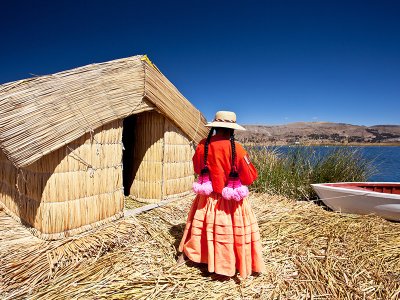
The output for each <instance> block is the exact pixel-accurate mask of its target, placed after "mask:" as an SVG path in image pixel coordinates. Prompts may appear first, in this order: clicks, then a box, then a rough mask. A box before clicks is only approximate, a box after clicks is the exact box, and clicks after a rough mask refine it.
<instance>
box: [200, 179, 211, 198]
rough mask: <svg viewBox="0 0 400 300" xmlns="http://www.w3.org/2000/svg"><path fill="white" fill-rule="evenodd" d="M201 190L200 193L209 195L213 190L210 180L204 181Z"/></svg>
mask: <svg viewBox="0 0 400 300" xmlns="http://www.w3.org/2000/svg"><path fill="white" fill-rule="evenodd" d="M201 190H202V195H206V196H208V195H210V194H211V193H212V191H213V187H212V184H211V181H207V182H204V183H203V184H202V185H201Z"/></svg>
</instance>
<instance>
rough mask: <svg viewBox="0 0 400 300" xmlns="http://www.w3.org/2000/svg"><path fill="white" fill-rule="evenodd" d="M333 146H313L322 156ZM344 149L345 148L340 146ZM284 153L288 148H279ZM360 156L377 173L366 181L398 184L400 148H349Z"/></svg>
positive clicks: (399, 179) (399, 180)
mask: <svg viewBox="0 0 400 300" xmlns="http://www.w3.org/2000/svg"><path fill="white" fill-rule="evenodd" d="M334 147H335V146H313V148H314V149H315V150H316V152H317V153H318V152H319V153H321V154H324V153H326V152H329V150H332V148H334ZM340 147H345V146H340ZM279 148H281V150H283V152H285V151H286V150H287V149H288V148H289V147H288V146H286V147H285V146H283V147H279ZM351 148H352V149H357V150H359V151H360V153H361V154H362V156H363V157H364V158H365V159H367V160H370V161H372V162H373V164H374V165H375V167H376V169H377V173H376V174H375V175H373V176H372V177H371V178H369V179H368V181H386V182H400V146H399V147H397V146H351Z"/></svg>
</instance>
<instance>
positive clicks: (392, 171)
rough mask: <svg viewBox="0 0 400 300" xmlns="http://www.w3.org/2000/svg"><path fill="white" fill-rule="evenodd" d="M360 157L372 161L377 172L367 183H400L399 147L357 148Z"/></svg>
mask: <svg viewBox="0 0 400 300" xmlns="http://www.w3.org/2000/svg"><path fill="white" fill-rule="evenodd" d="M359 148H360V150H361V153H362V155H363V156H364V157H365V158H366V159H369V160H373V161H374V164H375V166H376V168H377V170H378V172H377V174H376V175H373V176H372V177H371V178H369V181H395V182H400V147H384V146H371V147H359Z"/></svg>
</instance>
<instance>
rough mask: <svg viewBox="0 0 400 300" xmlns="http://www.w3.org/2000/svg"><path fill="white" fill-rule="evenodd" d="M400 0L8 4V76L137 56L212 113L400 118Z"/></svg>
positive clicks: (279, 118) (276, 119)
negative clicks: (156, 67) (221, 111)
mask: <svg viewBox="0 0 400 300" xmlns="http://www.w3.org/2000/svg"><path fill="white" fill-rule="evenodd" d="M399 16H400V1H378V0H376V1H367V0H364V1H351V0H348V1H337V0H335V1H333V0H332V1H327V0H326V1H325V0H319V1H307V0H305V1H300V0H297V1H295V0H292V1H286V0H276V1H207V0H202V1H159V2H158V1H117V0H114V1H101V0H98V1H85V0H81V1H2V3H1V6H0V36H1V44H0V83H5V82H9V81H14V80H18V79H22V78H27V77H31V76H32V75H31V74H36V75H44V74H50V73H55V72H58V71H62V70H67V69H71V68H74V67H78V66H82V65H86V64H90V63H94V62H102V61H108V60H112V59H116V58H121V57H127V56H132V55H136V54H148V55H149V57H150V59H151V60H152V61H153V62H154V63H155V64H156V65H157V66H158V67H159V68H160V69H161V71H162V72H163V73H164V74H165V75H166V76H167V77H168V78H169V79H170V80H171V81H172V82H173V83H174V84H175V85H176V86H177V88H178V89H179V90H180V91H181V92H182V93H183V94H184V95H185V96H186V97H187V98H188V99H189V100H190V101H191V102H192V103H193V104H194V105H195V106H196V107H197V108H199V109H200V110H201V111H202V112H203V113H204V115H205V116H206V117H207V119H208V120H211V119H212V118H213V116H214V113H215V111H217V110H233V111H235V112H236V113H237V115H238V122H239V123H242V124H284V123H289V122H296V121H330V122H343V123H351V124H359V125H374V124H400V17H399Z"/></svg>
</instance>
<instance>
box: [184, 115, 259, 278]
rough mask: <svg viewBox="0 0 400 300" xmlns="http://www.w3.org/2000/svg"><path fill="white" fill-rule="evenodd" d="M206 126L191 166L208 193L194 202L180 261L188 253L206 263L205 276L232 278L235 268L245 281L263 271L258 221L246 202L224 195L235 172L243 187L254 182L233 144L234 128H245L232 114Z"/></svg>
mask: <svg viewBox="0 0 400 300" xmlns="http://www.w3.org/2000/svg"><path fill="white" fill-rule="evenodd" d="M206 126H208V127H211V129H210V133H209V135H208V137H207V139H204V140H202V141H201V142H200V143H199V145H198V146H197V148H196V152H195V154H194V156H193V166H194V171H195V172H196V173H197V174H203V173H207V176H208V175H209V177H210V179H211V184H212V193H211V194H209V195H208V196H207V195H200V194H198V195H197V196H196V198H195V199H194V201H193V204H192V207H191V209H190V212H189V216H188V219H187V223H186V227H185V231H184V234H183V238H182V241H181V243H180V245H179V251H180V252H183V254H182V255H181V257H180V259H179V260H180V261H182V260H183V255H186V256H187V257H188V258H189V259H190V260H192V261H194V262H197V263H206V264H208V271H209V272H215V273H217V274H221V275H226V276H234V275H235V273H236V270H238V271H239V274H240V276H241V277H243V278H245V277H247V276H248V275H250V274H251V273H252V272H262V271H264V262H263V260H262V248H261V242H260V233H259V229H258V225H257V220H256V217H255V215H254V213H253V210H252V209H251V207H250V203H249V202H248V200H247V198H244V199H239V198H235V200H233V199H232V200H227V199H226V198H224V197H223V196H222V194H223V193H224V192H225V190H224V188H225V187H226V186H227V185H228V182H231V181H230V176H233V175H235V172H236V174H238V176H239V179H240V181H241V183H242V184H244V185H249V184H251V183H252V182H253V181H254V180H255V179H256V178H257V170H256V169H255V168H254V166H253V164H252V163H251V162H250V159H249V156H248V155H247V153H246V151H245V150H244V149H243V147H242V146H241V145H240V144H238V143H236V142H235V139H234V130H235V129H236V130H245V129H244V128H243V127H242V126H240V125H238V124H236V114H235V113H233V112H228V111H219V112H217V113H216V115H215V119H214V121H213V122H211V123H209V124H207V125H206ZM214 130H215V131H216V134H215V135H213V131H214ZM232 174H233V175H232ZM223 190H224V192H223ZM224 196H225V197H226V193H224Z"/></svg>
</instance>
